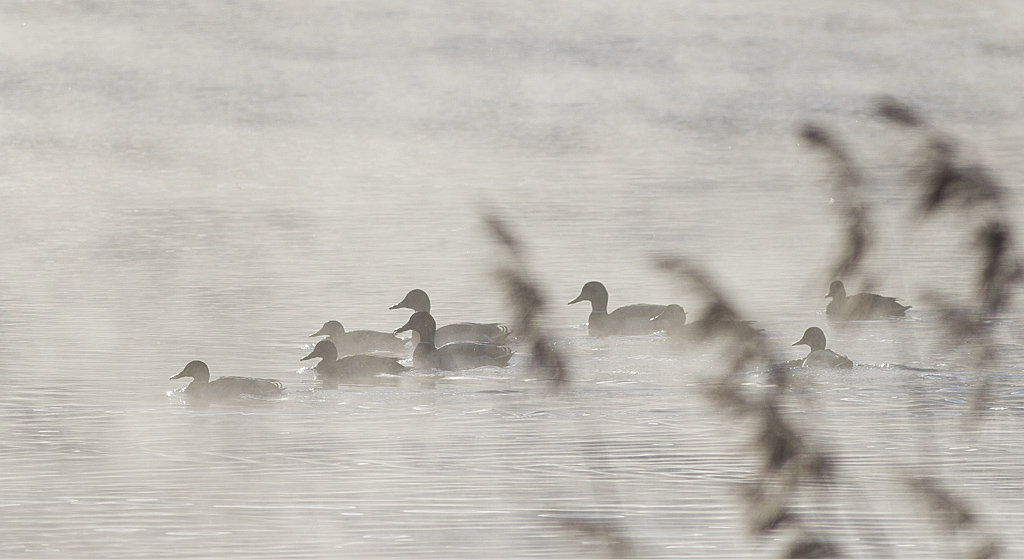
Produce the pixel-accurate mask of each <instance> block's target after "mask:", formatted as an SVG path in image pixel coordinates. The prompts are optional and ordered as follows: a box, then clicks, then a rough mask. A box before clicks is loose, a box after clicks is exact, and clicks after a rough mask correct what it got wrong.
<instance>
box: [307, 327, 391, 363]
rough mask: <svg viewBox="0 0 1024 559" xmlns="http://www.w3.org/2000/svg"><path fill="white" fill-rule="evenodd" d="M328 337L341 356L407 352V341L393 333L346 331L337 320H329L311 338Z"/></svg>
mask: <svg viewBox="0 0 1024 559" xmlns="http://www.w3.org/2000/svg"><path fill="white" fill-rule="evenodd" d="M319 336H327V339H328V340H330V341H331V343H332V344H334V347H335V349H337V351H338V354H339V355H355V354H358V353H373V352H376V351H383V352H388V353H403V352H405V351H407V348H406V343H405V340H403V339H402V338H399V337H398V336H396V335H394V334H393V333H391V332H376V331H374V330H352V331H348V332H346V331H345V327H344V326H342V325H341V323H340V322H338V321H337V320H328V321H327V322H325V323H324V325H323V326H321V327H320V329H319V330H317V331H316V332H315V333H313V334H310V335H309V337H310V338H316V337H319Z"/></svg>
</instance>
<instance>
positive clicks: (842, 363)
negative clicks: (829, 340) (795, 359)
mask: <svg viewBox="0 0 1024 559" xmlns="http://www.w3.org/2000/svg"><path fill="white" fill-rule="evenodd" d="M793 345H795V346H796V345H805V346H809V347H810V348H811V352H810V353H808V354H807V357H804V358H803V359H802V360H801V362H800V366H803V367H827V368H833V369H852V368H853V361H850V360H849V359H848V358H847V357H846V356H844V355H839V354H838V353H836V352H834V351H832V350H831V349H825V333H824V332H822V331H821V328H818V327H817V326H811V327H810V328H808V329H807V330H805V331H804V337H802V338H800V341H797V342H793Z"/></svg>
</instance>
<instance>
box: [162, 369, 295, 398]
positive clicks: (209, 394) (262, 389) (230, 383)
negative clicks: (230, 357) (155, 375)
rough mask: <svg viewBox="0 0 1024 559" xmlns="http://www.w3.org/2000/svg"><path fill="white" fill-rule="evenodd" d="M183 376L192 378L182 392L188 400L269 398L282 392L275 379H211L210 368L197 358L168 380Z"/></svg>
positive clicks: (279, 384)
mask: <svg viewBox="0 0 1024 559" xmlns="http://www.w3.org/2000/svg"><path fill="white" fill-rule="evenodd" d="M185 377H191V378H192V382H190V383H189V385H188V386H187V387H185V390H184V391H183V392H182V394H183V395H184V397H185V398H186V399H188V400H190V401H200V402H213V401H222V400H233V399H237V398H239V397H242V396H257V397H261V398H271V397H275V396H280V395H281V394H282V393H283V392H284V386H283V385H282V384H281V382H280V381H278V380H276V379H269V378H252V377H235V376H227V377H219V378H218V379H216V380H214V381H211V380H210V368H209V367H208V366H207V365H206V363H203V362H202V361H198V360H197V361H190V362H189V363H188V364H187V365H185V368H184V369H182V370H181V372H180V373H178V374H176V375H174V376H173V377H171V378H170V380H174V379H179V378H185Z"/></svg>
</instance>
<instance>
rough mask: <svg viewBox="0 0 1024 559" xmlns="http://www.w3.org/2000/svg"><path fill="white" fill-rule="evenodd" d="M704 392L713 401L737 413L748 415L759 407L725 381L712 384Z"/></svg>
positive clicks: (738, 389)
mask: <svg viewBox="0 0 1024 559" xmlns="http://www.w3.org/2000/svg"><path fill="white" fill-rule="evenodd" d="M706 392H707V395H708V397H709V398H711V400H712V401H713V402H715V403H717V404H719V405H720V406H722V407H724V408H725V409H726V410H727V411H730V412H733V413H735V414H737V415H741V416H744V415H750V414H752V413H754V412H755V411H757V410H758V409H759V408H760V405H759V404H757V403H755V402H754V401H752V400H750V399H748V398H747V397H746V396H745V395H744V394H743V391H742V390H740V388H739V387H736V386H731V385H730V384H728V383H725V382H722V383H719V384H716V385H714V386H712V387H711V388H709V389H707V391H706Z"/></svg>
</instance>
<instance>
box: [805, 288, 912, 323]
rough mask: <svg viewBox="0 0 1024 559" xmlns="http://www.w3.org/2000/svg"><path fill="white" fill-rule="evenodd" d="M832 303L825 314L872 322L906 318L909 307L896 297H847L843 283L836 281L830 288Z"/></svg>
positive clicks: (868, 295)
mask: <svg viewBox="0 0 1024 559" xmlns="http://www.w3.org/2000/svg"><path fill="white" fill-rule="evenodd" d="M825 297H826V298H829V297H831V298H832V301H830V302H829V304H828V306H827V307H825V314H827V315H828V316H830V317H832V318H837V319H840V320H872V319H879V318H890V317H899V316H905V315H906V312H907V309H909V308H910V306H909V305H901V304H899V303H897V302H896V298H895V297H883V296H882V295H875V294H874V293H858V294H856V295H850V296H847V295H846V287H845V286H844V285H843V282H841V281H839V280H836V281H834V282H832V284H831V285H829V286H828V295H825Z"/></svg>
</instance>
